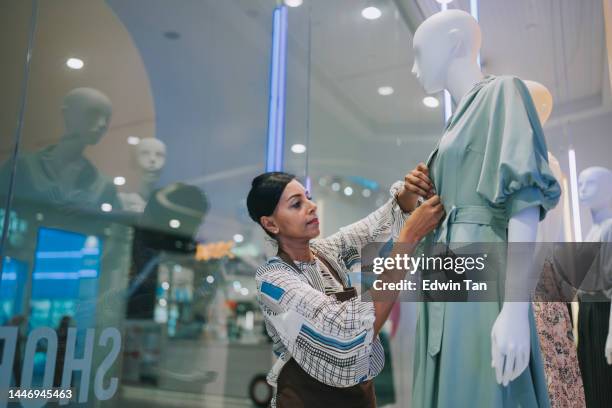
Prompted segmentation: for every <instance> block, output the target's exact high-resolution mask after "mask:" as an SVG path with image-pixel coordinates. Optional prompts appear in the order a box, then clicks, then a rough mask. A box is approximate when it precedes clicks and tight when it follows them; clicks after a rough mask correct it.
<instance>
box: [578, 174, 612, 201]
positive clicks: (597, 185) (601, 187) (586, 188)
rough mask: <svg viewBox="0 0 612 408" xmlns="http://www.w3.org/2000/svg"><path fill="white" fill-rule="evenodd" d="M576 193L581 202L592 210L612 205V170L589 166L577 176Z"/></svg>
mask: <svg viewBox="0 0 612 408" xmlns="http://www.w3.org/2000/svg"><path fill="white" fill-rule="evenodd" d="M578 195H579V196H580V201H581V202H582V204H584V205H586V206H587V207H589V208H591V209H593V210H599V209H602V208H609V207H611V206H612V171H610V170H608V169H606V168H605V167H589V168H587V169H584V170H583V171H581V172H580V176H579V177H578Z"/></svg>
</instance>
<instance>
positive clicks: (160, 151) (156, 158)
mask: <svg viewBox="0 0 612 408" xmlns="http://www.w3.org/2000/svg"><path fill="white" fill-rule="evenodd" d="M136 160H137V162H138V165H139V166H140V168H141V169H143V170H144V171H146V172H158V171H160V170H161V169H162V168H163V167H164V164H166V145H165V144H164V143H163V142H162V141H161V140H158V139H155V138H152V137H148V138H145V139H142V140H141V141H140V143H138V147H137V151H136Z"/></svg>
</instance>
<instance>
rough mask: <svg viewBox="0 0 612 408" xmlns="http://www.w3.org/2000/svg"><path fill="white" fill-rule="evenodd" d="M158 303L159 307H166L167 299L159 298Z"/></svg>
mask: <svg viewBox="0 0 612 408" xmlns="http://www.w3.org/2000/svg"><path fill="white" fill-rule="evenodd" d="M159 305H160V306H161V307H166V306H168V301H167V300H166V299H159Z"/></svg>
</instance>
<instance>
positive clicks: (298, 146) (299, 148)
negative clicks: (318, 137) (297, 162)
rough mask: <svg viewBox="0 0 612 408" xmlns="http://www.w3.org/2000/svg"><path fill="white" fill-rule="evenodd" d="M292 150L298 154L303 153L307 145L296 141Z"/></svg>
mask: <svg viewBox="0 0 612 408" xmlns="http://www.w3.org/2000/svg"><path fill="white" fill-rule="evenodd" d="M291 151H292V152H293V153H296V154H302V153H304V152H305V151H306V146H304V145H303V144H300V143H296V144H294V145H293V146H291Z"/></svg>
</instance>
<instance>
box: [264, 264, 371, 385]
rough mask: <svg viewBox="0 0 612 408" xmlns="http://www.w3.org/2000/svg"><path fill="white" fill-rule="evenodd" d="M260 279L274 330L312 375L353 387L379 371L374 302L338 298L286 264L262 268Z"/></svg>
mask: <svg viewBox="0 0 612 408" xmlns="http://www.w3.org/2000/svg"><path fill="white" fill-rule="evenodd" d="M255 280H256V282H257V290H258V296H257V299H258V302H259V305H260V306H261V309H262V311H263V313H264V316H265V317H266V325H267V329H268V332H269V333H270V332H273V333H275V334H277V335H278V337H280V339H281V342H282V343H283V345H284V346H285V347H286V349H287V350H288V351H289V353H290V354H291V357H293V358H294V359H295V361H296V362H297V363H298V364H299V365H300V367H302V369H304V371H306V372H307V373H308V374H309V375H311V376H312V377H314V378H316V379H317V380H319V381H320V382H322V383H324V384H327V385H330V386H334V387H348V386H352V385H355V384H358V383H360V382H362V381H365V380H368V379H371V378H372V377H374V376H375V375H376V374H378V372H376V370H373V369H372V368H373V358H375V353H374V350H375V348H376V346H375V344H373V341H374V339H375V336H374V320H375V315H374V305H373V303H372V302H364V301H361V300H358V299H357V298H353V299H351V300H348V301H345V302H340V301H337V300H336V299H335V298H333V297H331V296H327V295H325V294H323V293H321V292H319V291H317V290H316V289H314V288H313V287H312V286H310V285H309V284H308V283H306V282H304V281H302V280H301V279H300V278H299V277H298V276H297V275H296V274H295V273H292V272H291V270H289V269H287V266H286V265H284V264H282V263H271V264H267V265H265V266H262V267H260V268H259V269H258V271H257V274H256V277H255ZM379 371H380V370H379Z"/></svg>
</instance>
